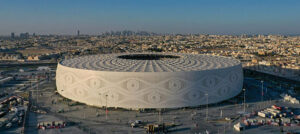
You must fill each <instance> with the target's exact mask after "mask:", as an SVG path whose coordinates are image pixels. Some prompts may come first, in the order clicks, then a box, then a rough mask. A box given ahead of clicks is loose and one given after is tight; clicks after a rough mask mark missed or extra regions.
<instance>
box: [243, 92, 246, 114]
mask: <svg viewBox="0 0 300 134" xmlns="http://www.w3.org/2000/svg"><path fill="white" fill-rule="evenodd" d="M243 91H244V113H246V89H245V88H244V89H243Z"/></svg>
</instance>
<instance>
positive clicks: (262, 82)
mask: <svg viewBox="0 0 300 134" xmlns="http://www.w3.org/2000/svg"><path fill="white" fill-rule="evenodd" d="M260 82H261V101H264V81H263V80H262V81H260Z"/></svg>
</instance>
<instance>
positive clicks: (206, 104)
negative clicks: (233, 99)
mask: <svg viewBox="0 0 300 134" xmlns="http://www.w3.org/2000/svg"><path fill="white" fill-rule="evenodd" d="M205 96H206V120H208V93H206V94H205Z"/></svg>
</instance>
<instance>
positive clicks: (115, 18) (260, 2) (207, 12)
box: [0, 0, 300, 35]
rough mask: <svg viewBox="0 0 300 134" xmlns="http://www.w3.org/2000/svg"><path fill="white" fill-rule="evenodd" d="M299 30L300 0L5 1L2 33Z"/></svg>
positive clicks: (0, 9) (0, 19)
mask: <svg viewBox="0 0 300 134" xmlns="http://www.w3.org/2000/svg"><path fill="white" fill-rule="evenodd" d="M77 29H79V30H80V31H81V33H83V34H99V33H102V32H106V31H111V30H133V31H137V30H145V31H150V32H157V33H205V34H299V33H300V1H299V0H1V1H0V35H9V34H10V33H11V32H15V33H16V34H19V33H20V32H30V33H33V32H35V33H37V34H76V31H77Z"/></svg>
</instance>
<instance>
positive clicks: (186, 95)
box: [56, 53, 243, 109]
mask: <svg viewBox="0 0 300 134" xmlns="http://www.w3.org/2000/svg"><path fill="white" fill-rule="evenodd" d="M56 85H57V91H58V92H59V93H60V94H61V95H62V96H64V97H66V98H69V99H71V100H74V101H78V102H82V103H85V104H88V105H93V106H99V107H102V106H107V107H118V108H127V109H145V108H179V107H194V106H199V105H204V104H207V103H208V104H210V103H217V102H221V101H224V100H227V99H229V98H232V97H234V96H236V95H237V94H239V93H240V91H241V89H242V86H243V70H242V65H241V63H240V61H239V60H236V59H233V58H228V57H221V56H212V55H195V54H180V53H132V54H124V53H122V54H101V55H92V56H82V57H77V58H73V59H67V60H62V61H61V62H59V63H58V66H57V71H56Z"/></svg>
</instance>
